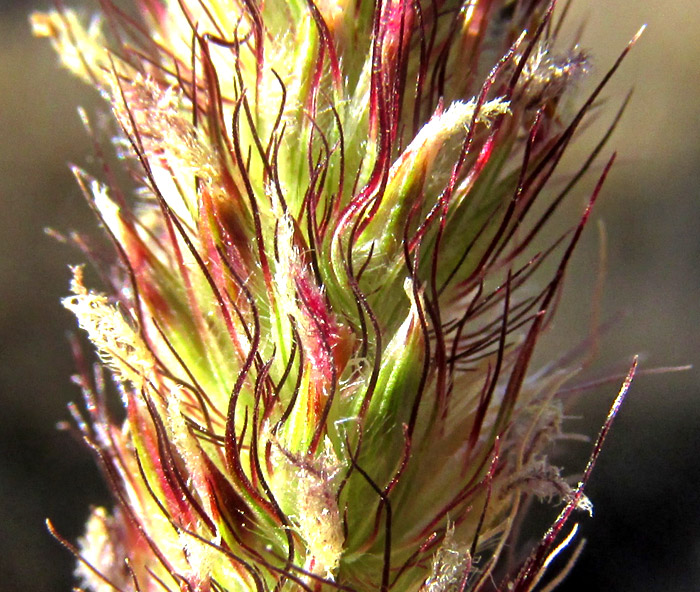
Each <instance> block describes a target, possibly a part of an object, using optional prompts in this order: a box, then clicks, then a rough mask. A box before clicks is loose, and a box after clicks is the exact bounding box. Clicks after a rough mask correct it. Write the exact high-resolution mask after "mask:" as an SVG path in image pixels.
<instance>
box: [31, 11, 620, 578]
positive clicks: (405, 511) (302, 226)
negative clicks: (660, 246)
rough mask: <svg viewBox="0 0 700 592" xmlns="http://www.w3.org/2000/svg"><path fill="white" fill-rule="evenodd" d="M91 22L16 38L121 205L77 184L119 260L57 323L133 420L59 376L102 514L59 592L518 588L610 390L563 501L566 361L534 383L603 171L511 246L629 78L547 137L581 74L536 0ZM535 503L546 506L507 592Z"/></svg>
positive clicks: (58, 24)
mask: <svg viewBox="0 0 700 592" xmlns="http://www.w3.org/2000/svg"><path fill="white" fill-rule="evenodd" d="M100 4H101V5H102V8H103V13H104V18H105V21H106V22H105V24H106V27H104V28H105V30H107V31H109V36H106V35H105V34H104V33H103V32H102V28H101V27H100V26H99V23H93V24H92V25H91V26H90V28H87V29H86V28H84V27H83V25H82V24H81V22H80V19H79V18H78V17H77V16H76V15H75V14H74V13H73V12H70V11H67V10H63V9H60V10H58V11H56V12H55V13H52V14H49V15H35V17H34V25H35V29H36V31H37V32H38V33H39V34H43V35H47V36H50V37H51V38H52V39H53V41H54V43H55V45H56V46H57V47H58V49H59V52H60V54H61V56H62V58H63V61H64V64H65V65H67V66H68V67H69V68H70V69H71V70H72V71H73V72H74V73H76V74H78V75H79V76H81V77H82V78H84V79H85V80H86V81H88V82H90V83H92V84H94V85H95V86H97V88H98V89H99V90H100V91H102V92H103V93H104V95H105V97H106V98H107V99H108V100H109V101H110V103H111V106H112V109H113V112H114V115H115V119H116V122H117V123H118V130H117V131H116V140H115V144H116V146H117V148H118V150H119V153H120V154H121V156H122V160H123V163H124V166H125V167H126V169H127V171H128V172H129V173H130V174H131V176H132V178H133V179H134V180H135V182H136V184H137V188H136V190H134V191H131V192H130V193H133V195H131V196H129V195H127V194H128V193H129V192H125V191H124V190H123V189H120V187H119V186H118V184H117V183H116V181H113V180H112V172H111V170H110V167H109V166H105V167H104V169H105V171H106V172H105V177H106V180H107V184H102V183H101V182H99V181H97V180H95V179H93V178H92V177H91V176H89V175H88V174H87V173H85V172H83V171H80V170H77V169H76V176H77V178H78V180H79V182H80V184H81V186H82V188H83V189H84V191H85V194H86V196H87V197H88V200H89V201H90V203H91V204H92V205H93V207H94V209H95V211H96V213H97V215H98V217H99V219H100V221H101V223H102V224H103V226H104V227H105V229H106V231H107V233H108V235H109V237H110V238H111V239H112V241H113V243H114V246H115V253H116V258H115V259H114V260H109V259H107V260H105V259H104V258H101V257H100V256H98V255H97V253H96V252H95V251H89V252H88V255H89V256H90V257H91V258H92V259H93V260H94V261H96V262H97V263H98V265H97V267H98V269H99V270H101V271H102V273H103V277H104V279H105V283H106V286H107V290H108V295H103V294H99V293H95V292H92V291H90V290H89V289H88V288H86V287H85V286H84V283H83V277H82V270H81V268H76V269H75V270H74V280H73V286H72V291H73V296H71V297H69V298H67V299H66V300H65V305H66V306H67V307H68V308H69V309H71V310H72V311H73V312H74V313H75V314H76V316H77V318H78V321H79V323H80V326H81V328H82V329H84V330H85V331H86V332H87V334H88V335H89V337H90V339H91V341H92V342H93V344H94V345H95V347H96V349H97V352H98V354H99V355H100V357H101V359H102V362H103V365H104V366H105V367H106V368H108V369H109V370H110V371H111V373H112V376H113V378H114V380H115V382H116V384H117V385H118V387H119V389H120V390H121V393H122V397H123V401H124V406H125V409H126V420H125V422H124V423H123V424H121V425H120V424H119V423H118V422H116V421H115V420H113V419H111V418H110V417H109V414H108V413H107V405H106V402H105V397H106V395H105V389H104V386H103V380H102V377H101V376H102V375H101V374H100V373H99V372H98V373H97V374H95V375H93V374H92V373H91V372H89V371H88V370H87V369H85V368H83V371H82V372H81V374H80V376H79V382H80V386H81V387H82V388H83V391H84V394H85V398H86V403H87V404H86V409H87V412H88V417H87V418H83V417H82V416H81V415H80V413H79V412H78V411H77V408H73V411H74V413H75V417H76V421H77V424H78V426H79V428H80V431H81V433H82V437H83V438H84V439H85V440H86V441H87V442H88V444H89V445H90V446H91V447H92V449H93V450H94V451H95V454H96V455H97V457H98V459H99V461H100V463H101V466H102V468H103V470H104V473H105V475H106V477H107V479H108V481H109V483H110V485H111V486H112V488H113V491H114V495H115V500H116V504H117V507H116V509H115V510H114V511H113V512H112V513H111V514H108V513H107V512H106V511H105V510H104V509H101V508H100V509H96V510H94V511H93V514H92V517H91V518H90V520H89V522H88V527H87V531H86V535H85V537H84V538H83V539H82V541H81V543H80V548H73V547H71V546H70V544H69V543H67V542H65V544H66V545H67V546H69V547H70V548H72V549H73V550H74V552H75V553H76V555H77V556H78V558H79V559H80V567H79V568H78V575H79V577H80V579H81V582H82V585H83V586H84V587H85V588H86V589H88V590H91V591H93V592H102V591H103V590H104V591H106V590H118V591H123V592H127V591H129V592H140V591H152V590H153V591H155V590H183V591H184V590H187V591H192V592H194V591H197V592H200V591H201V592H210V591H211V592H215V591H230V592H233V591H252V590H256V591H258V592H263V591H268V590H274V591H275V592H278V591H279V592H282V591H286V590H290V591H291V590H308V591H313V592H316V591H319V592H320V591H322V590H331V589H337V590H346V591H348V592H349V591H357V592H360V591H368V592H369V591H372V592H375V591H377V590H379V591H381V592H387V591H388V590H390V589H391V590H396V591H400V592H409V591H418V590H423V591H426V592H448V591H453V590H454V591H457V590H459V591H460V592H462V591H467V590H471V591H486V590H500V591H503V592H505V591H506V590H507V591H514V592H526V591H529V590H533V589H534V588H535V586H537V585H538V582H539V581H540V578H541V577H542V574H543V572H544V570H545V569H546V567H547V565H548V564H549V562H550V560H551V557H552V555H553V554H556V552H558V549H559V547H557V544H558V539H559V538H560V536H561V534H562V529H563V528H564V526H565V524H566V523H567V521H568V519H569V517H570V515H571V514H572V512H573V511H574V510H575V509H577V508H584V509H585V508H588V507H589V506H588V501H587V500H586V498H585V496H584V495H583V483H585V481H586V479H587V477H588V474H589V473H590V469H591V468H592V465H593V461H594V460H595V458H596V457H597V454H598V453H599V450H600V444H601V443H602V439H603V437H604V435H605V432H606V431H607V428H608V427H609V424H610V421H611V420H612V417H613V416H614V411H615V410H616V409H617V406H619V402H620V400H621V397H622V394H624V392H625V391H626V389H627V387H628V385H629V380H630V378H631V377H628V380H627V381H626V382H625V386H624V387H623V389H622V392H621V396H620V397H619V398H618V400H617V401H616V403H615V406H614V409H613V412H611V415H610V417H609V418H608V421H607V422H606V424H605V429H604V430H603V432H602V434H601V436H600V438H599V440H598V442H597V443H596V445H595V448H594V452H593V455H592V460H591V462H590V463H589V466H588V468H587V469H586V472H585V475H584V478H583V479H582V481H581V483H579V485H578V486H572V485H571V484H570V483H568V482H567V480H566V479H564V478H563V477H562V476H561V474H560V470H559V469H558V468H556V467H553V466H552V465H550V464H549V462H548V460H547V453H548V451H549V449H550V448H551V446H552V444H553V443H554V442H555V441H556V440H557V439H559V438H560V436H561V435H562V432H561V429H562V426H561V423H562V416H563V406H564V401H563V390H562V386H563V384H564V383H565V382H566V381H567V380H568V379H569V378H570V377H571V376H572V375H573V374H574V373H575V371H576V367H575V355H571V356H563V357H562V358H561V359H560V360H555V361H552V363H550V364H548V365H547V366H546V367H545V368H543V369H541V370H539V371H538V372H536V373H532V372H531V371H530V370H529V367H530V363H531V359H532V356H533V352H534V349H535V345H536V343H537V341H538V338H539V337H540V335H541V334H542V332H543V331H544V330H545V328H546V327H547V324H548V322H549V320H550V319H551V316H552V313H553V310H554V308H555V304H556V301H557V296H558V294H559V292H560V288H561V285H562V280H563V277H564V272H565V270H566V268H567V265H568V263H569V261H570V258H571V255H572V253H573V251H574V248H575V246H576V244H577V242H578V240H579V237H580V235H581V232H582V231H583V228H584V226H585V224H586V222H587V220H588V217H589V213H590V209H591V207H592V205H593V202H594V201H595V199H596V197H597V195H598V193H599V191H600V188H601V186H602V182H603V179H604V178H605V175H606V174H607V171H608V170H609V167H610V166H611V164H612V160H613V159H612V158H611V159H610V160H609V161H608V163H607V164H606V165H605V167H604V172H603V174H602V175H601V177H600V179H599V181H598V183H597V185H596V186H595V189H594V190H593V191H592V194H591V198H590V200H589V204H588V206H587V208H586V210H585V212H584V213H583V215H582V217H581V219H580V220H578V221H577V223H576V224H575V225H574V226H573V228H571V229H570V230H569V231H568V232H565V233H563V234H562V235H561V236H559V238H555V239H551V240H549V241H547V244H549V245H550V246H548V247H547V248H545V250H543V251H541V252H537V251H534V247H533V245H534V244H535V239H536V237H539V236H540V235H541V234H542V233H543V231H544V230H545V229H548V228H549V227H550V226H552V225H551V223H550V221H551V219H552V217H553V215H554V213H555V211H556V210H557V209H558V206H559V205H560V204H561V203H562V201H563V200H564V199H565V197H566V196H567V195H568V194H569V193H570V192H571V190H572V189H573V188H574V186H575V185H576V184H577V182H578V181H579V180H580V179H581V178H582V177H583V176H584V175H585V173H586V172H587V171H588V170H589V168H590V167H591V165H592V164H593V163H594V161H595V159H596V157H597V156H598V154H599V152H600V151H601V149H602V147H603V145H604V144H605V142H606V141H607V139H608V137H609V135H610V133H611V132H612V130H613V129H614V127H615V124H616V123H617V121H618V119H619V116H620V113H621V111H620V113H618V114H617V116H616V117H615V119H614V122H613V124H612V125H611V127H610V129H609V131H608V133H606V135H605V137H604V138H603V139H602V140H601V141H600V142H599V144H598V145H597V146H596V147H595V149H594V150H593V152H592V153H591V155H590V158H588V159H587V160H586V162H584V163H582V165H581V167H580V169H579V170H578V171H575V172H574V173H573V174H572V175H571V180H570V181H569V182H568V183H567V184H566V186H565V187H564V188H563V189H561V190H560V191H559V192H558V193H551V192H550V191H547V188H548V182H549V180H550V179H551V177H552V175H553V174H554V172H555V170H556V169H557V167H558V165H559V163H560V161H561V158H562V156H563V154H564V151H565V150H566V148H567V146H568V145H569V144H570V142H571V141H572V139H573V138H574V137H575V135H576V132H577V131H578V130H579V128H580V127H581V123H582V122H583V121H584V118H585V116H586V114H587V113H588V112H589V111H590V109H591V107H592V106H593V105H594V103H595V101H596V99H597V98H598V96H599V94H600V92H601V90H602V88H603V86H604V85H605V83H606V82H607V80H608V79H609V77H610V76H611V75H612V73H613V72H614V71H615V69H616V68H617V67H618V65H619V63H620V61H621V60H622V57H624V54H625V53H626V52H627V50H625V52H624V53H623V55H622V56H621V57H620V59H619V60H618V62H617V63H615V64H614V66H613V68H612V69H611V70H610V72H609V73H608V74H607V75H606V76H605V77H604V78H603V80H602V81H601V83H600V84H599V85H598V86H597V87H596V88H595V90H594V91H593V92H592V94H591V95H590V96H589V97H587V98H586V99H585V100H584V101H582V104H581V105H580V106H579V107H578V110H576V111H574V112H572V113H569V111H568V110H567V108H566V105H565V103H566V102H567V97H566V92H567V91H568V89H569V88H571V87H572V86H574V85H575V83H576V81H577V80H578V79H579V78H580V77H581V76H582V75H583V74H584V73H586V71H587V69H588V61H587V58H586V56H585V54H584V53H583V52H582V51H581V50H580V49H579V48H578V47H576V46H573V47H570V48H567V49H563V50H562V49H556V45H555V42H556V37H557V32H558V30H559V27H560V22H557V19H555V17H554V2H544V1H542V0H530V1H520V0H518V1H515V0H501V1H493V0H467V1H465V2H452V1H450V0H433V1H432V2H416V1H410V0H377V1H375V2H369V1H365V0H362V1H361V2H359V1H358V2H350V1H343V0H320V1H318V2H314V0H266V2H264V3H256V2H254V1H253V0H240V1H238V0H208V1H205V0H179V1H178V0H140V1H139V2H138V3H137V4H138V6H137V9H138V10H137V12H136V13H135V14H132V13H130V12H129V11H127V10H125V9H124V8H123V7H122V8H120V7H119V6H118V5H117V4H116V3H114V2H112V0H102V1H101V3H100ZM560 18H563V15H561V17H560ZM628 49H629V48H628ZM85 121H86V125H87V126H88V128H89V129H90V130H92V127H91V124H90V122H89V121H88V119H87V117H85ZM93 135H94V136H95V139H96V150H97V152H98V154H100V155H101V154H102V151H103V149H102V148H101V145H100V140H99V137H98V136H99V133H97V132H93ZM543 199H546V200H547V201H546V202H545V205H544V207H541V208H540V207H535V204H536V202H541V201H542V200H543ZM77 242H78V244H79V245H83V244H84V243H83V241H82V240H78V241H77ZM554 257H558V258H559V259H558V262H557V263H555V264H554V266H553V267H554V273H553V274H552V276H551V277H550V278H549V279H545V278H544V277H543V273H542V270H543V269H545V268H546V267H547V265H543V263H545V262H547V261H548V260H549V259H550V258H554ZM538 284H539V285H540V286H541V287H540V289H539V290H537V289H534V286H536V285H538ZM578 345H579V344H573V346H574V347H573V351H574V352H576V351H577V348H576V346H578ZM579 349H580V348H579ZM532 497H537V498H542V499H553V500H555V501H557V502H559V503H562V504H563V510H562V511H561V514H560V516H559V518H558V519H557V521H556V522H555V523H554V525H553V526H552V527H551V528H550V530H549V531H548V532H547V534H546V535H545V537H544V538H543V539H542V541H541V543H540V544H539V545H538V546H537V547H536V548H535V549H534V550H533V551H532V553H531V554H530V555H529V557H528V558H527V559H526V560H525V561H524V562H521V563H515V564H510V563H509V562H508V560H507V559H506V558H502V555H504V554H503V553H502V551H503V550H504V549H505V548H506V546H508V545H514V544H516V543H517V542H518V541H517V539H518V533H517V532H515V530H516V529H514V525H515V524H517V523H518V520H519V518H520V516H521V514H522V512H523V508H524V507H525V506H526V505H527V504H525V503H524V502H525V501H527V500H528V499H530V498H532Z"/></svg>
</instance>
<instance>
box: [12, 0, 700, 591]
mask: <svg viewBox="0 0 700 592" xmlns="http://www.w3.org/2000/svg"><path fill="white" fill-rule="evenodd" d="M47 4H48V2H46V3H44V4H42V3H40V2H35V1H33V0H25V1H23V2H22V1H19V0H0V204H1V207H0V398H1V404H0V592H14V591H37V592H47V591H57V592H58V591H62V590H63V591H67V590H70V587H71V576H70V572H71V569H72V568H71V565H72V560H71V558H70V556H69V555H68V554H67V553H66V552H65V551H64V550H62V549H61V548H60V547H59V546H58V545H57V544H56V543H55V541H53V540H52V539H51V538H50V536H49V535H48V533H47V531H46V528H45V526H44V519H45V518H46V517H50V518H51V519H52V520H53V521H54V523H55V524H56V526H57V528H58V529H59V531H60V532H62V533H63V534H64V535H65V536H66V537H67V538H69V539H73V540H74V539H75V537H77V536H78V535H79V533H80V531H81V528H82V522H83V521H84V519H85V517H86V515H87V511H88V507H89V505H90V504H99V503H107V500H108V495H107V492H106V490H105V487H104V486H103V485H102V482H101V480H100V478H99V475H98V472H97V470H96V468H95V467H94V465H93V461H92V458H91V457H90V455H89V454H88V452H87V451H86V450H85V449H84V448H83V447H82V446H81V445H80V444H79V443H77V442H75V441H74V440H73V439H72V437H71V436H69V435H68V434H66V433H64V432H59V431H57V430H56V428H55V426H56V423H57V422H59V421H61V420H65V419H67V418H68V413H67V411H66V407H65V406H66V403H67V401H69V400H71V399H77V397H78V396H79V394H78V392H77V389H76V388H75V387H74V386H73V385H72V384H71V383H70V378H69V377H70V374H71V372H72V370H73V363H72V359H71V354H70V350H69V346H68V342H67V339H66V332H67V331H69V330H72V329H73V322H72V319H71V317H70V315H69V314H68V313H67V312H66V311H64V310H63V309H62V308H61V306H60V305H59V302H58V301H59V297H60V296H61V295H64V294H65V293H66V291H67V285H68V279H69V273H68V270H67V267H66V266H67V264H68V263H78V262H80V261H81V259H82V258H81V256H80V255H79V254H78V253H76V252H75V251H73V250H71V249H69V248H67V247H65V246H63V245H61V244H58V243H57V242H55V241H54V240H52V239H50V238H48V237H47V236H46V235H45V234H44V231H43V229H44V227H46V226H51V227H54V228H57V229H60V230H70V229H73V228H78V229H83V230H87V231H89V232H92V233H95V234H96V231H95V225H94V222H93V221H92V218H91V214H90V212H88V210H87V207H86V206H85V205H84V203H83V200H82V197H81V196H80V194H79V191H78V189H77V187H76V186H75V184H74V182H73V180H72V178H71V175H70V173H69V171H68V163H69V162H75V163H78V164H82V165H87V166H94V165H93V164H92V163H91V161H90V156H89V155H90V153H91V148H90V145H89V141H88V139H87V137H86V136H85V134H84V133H83V131H82V128H81V125H80V122H79V119H78V116H77V114H76V105H79V104H80V105H83V106H85V107H86V108H88V109H91V108H93V107H94V106H95V105H96V100H95V99H96V97H95V96H94V93H91V92H90V91H89V90H88V89H87V88H85V87H84V86H83V85H82V84H81V83H79V82H78V81H76V80H73V79H72V78H70V77H69V76H68V75H67V74H66V73H65V72H63V71H61V70H59V69H58V68H57V67H56V58H55V56H54V55H53V53H52V51H51V50H50V48H49V44H48V43H47V42H45V41H41V40H34V39H32V38H31V36H30V33H29V27H28V25H27V19H26V15H27V14H28V13H29V12H30V10H32V9H36V8H41V7H42V6H45V5H47ZM575 4H576V8H575V9H574V14H572V18H571V19H570V22H572V23H573V22H579V21H580V18H581V15H583V16H584V17H586V18H587V20H588V25H587V28H586V31H585V33H584V36H583V39H584V42H583V45H584V46H585V47H588V48H591V50H592V51H593V53H594V55H595V61H594V69H593V72H592V75H591V80H593V81H594V80H596V79H598V78H599V77H600V76H601V75H602V73H603V72H604V70H605V68H606V67H607V66H608V65H609V64H611V63H612V61H613V60H614V58H615V55H616V54H617V53H618V52H619V51H621V49H622V48H623V47H624V45H625V43H626V41H627V40H628V39H629V38H630V37H631V36H632V35H633V34H634V33H635V31H636V30H637V28H638V27H639V26H640V25H641V24H642V23H645V22H646V23H649V29H648V30H647V32H646V33H645V35H644V37H643V38H642V40H641V41H640V43H639V45H638V46H637V47H636V48H635V49H634V51H633V52H632V54H631V55H630V56H629V59H628V60H627V62H626V63H625V64H624V66H623V68H622V70H621V72H620V74H619V75H618V76H617V77H616V78H615V79H614V81H613V82H612V84H611V85H610V87H609V90H608V92H607V96H608V97H609V98H610V106H609V110H608V116H609V115H610V114H611V113H612V111H613V110H614V109H615V106H616V105H618V104H619V103H620V101H621V100H622V98H623V97H624V94H625V92H626V91H627V90H628V89H629V88H630V87H631V86H633V85H634V86H635V88H636V90H635V94H634V97H633V100H632V104H631V107H630V109H629V111H628V113H627V115H626V117H625V119H624V121H623V123H622V124H621V126H620V129H619V133H617V134H616V135H615V137H614V138H613V140H612V142H611V144H610V150H608V153H609V152H610V151H611V150H613V149H617V150H619V152H620V156H619V159H618V163H617V164H616V165H615V168H614V170H613V172H612V173H611V176H610V179H609V182H608V183H607V185H606V188H605V190H604V192H603V194H602V197H601V200H600V202H599V204H598V206H597V209H596V211H595V216H594V218H595V221H604V223H605V228H606V230H607V244H608V248H607V254H608V276H607V279H606V282H605V295H604V297H603V301H602V307H603V315H604V317H605V318H612V317H616V316H617V317H620V321H619V322H618V323H617V324H616V325H615V326H614V327H613V329H611V330H610V332H609V333H608V335H607V336H606V337H605V340H604V344H603V346H602V347H601V351H600V355H599V357H598V362H597V364H596V365H595V366H594V367H593V368H592V369H591V370H589V371H588V374H587V376H588V377H595V376H604V375H607V374H610V373H611V372H613V371H617V370H619V369H620V368H622V367H624V365H625V364H626V363H628V362H629V360H630V359H631V356H632V355H633V354H635V353H639V354H641V355H642V368H647V369H649V368H654V367H657V366H670V365H680V364H693V363H694V364H696V367H697V366H699V365H700V361H699V360H698V349H699V348H698V345H700V331H699V330H698V326H699V321H700V303H699V302H698V293H699V292H700V290H699V289H700V272H699V266H698V257H699V255H700V233H699V232H698V228H699V222H700V190H699V187H700V142H698V138H699V137H700V95H699V93H700V43H698V38H699V37H700V11H699V10H697V5H696V0H684V1H677V2H669V1H668V0H648V1H643V0H609V1H606V2H597V1H595V2H594V1H590V0H589V1H586V0H577V2H576V3H575ZM605 121H606V119H605V116H603V118H602V120H601V123H605ZM583 150H584V147H583V146H581V147H579V148H578V149H577V150H576V151H575V152H574V153H573V154H572V155H571V158H570V159H569V162H570V163H572V164H574V163H575V162H576V161H577V159H580V158H581V155H582V154H583ZM93 170H94V168H93ZM594 182H595V179H594V178H593V177H590V178H589V179H587V181H586V182H585V183H584V184H583V185H582V187H581V191H580V195H579V196H577V197H574V199H572V200H571V203H570V205H569V206H568V209H567V211H566V212H565V213H567V214H569V215H571V216H573V215H575V213H576V212H577V211H580V209H581V207H582V204H583V203H584V200H585V197H586V190H590V188H591V187H592V185H593V184H594ZM599 242H600V239H599V232H598V231H597V230H596V225H595V224H592V225H591V227H590V228H589V229H588V231H587V233H586V235H585V237H584V240H583V244H582V246H581V249H580V250H579V252H578V253H577V255H576V258H575V260H574V263H573V266H572V269H571V273H570V277H569V278H568V279H569V283H568V287H567V290H566V292H565V297H564V300H563V302H562V304H561V310H560V315H559V317H558V320H557V322H556V324H555V326H554V327H553V329H552V331H551V334H550V335H548V336H547V338H546V342H543V346H542V349H541V352H540V360H541V361H542V360H546V359H547V357H548V356H550V355H552V354H554V353H556V352H557V351H559V350H560V349H563V348H565V347H567V344H571V343H573V342H575V341H577V340H578V339H579V338H580V336H583V335H585V333H586V331H587V329H588V327H589V325H590V318H591V317H590V315H591V301H592V292H593V286H594V282H595V277H596V273H597V271H596V270H597V269H598V255H597V252H598V246H599ZM613 369H614V370H613ZM699 378H700V375H699V371H698V369H693V370H690V371H687V372H684V373H675V374H662V375H649V376H641V377H639V378H638V380H637V381H636V382H635V384H634V386H633V388H632V391H631V393H630V397H629V399H628V401H627V403H626V404H625V406H624V408H623V410H622V412H621V414H620V416H619V418H618V420H617V422H616V424H615V428H614V430H613V432H612V434H611V437H610V440H609V442H608V445H607V447H606V449H605V450H604V453H603V456H602V457H601V460H600V463H599V466H598V467H597V469H596V472H595V473H594V477H593V479H592V481H591V483H590V486H589V488H588V492H589V494H590V496H591V497H592V498H593V501H594V503H595V506H596V512H595V515H594V517H593V519H591V520H586V519H583V518H584V517H583V516H582V517H581V518H582V519H583V520H582V522H583V533H584V536H586V537H587V538H588V545H587V548H586V550H585V552H584V554H583V557H582V559H581V561H580V562H579V563H578V565H577V566H576V568H575V569H574V571H573V573H572V574H571V576H570V578H569V580H568V581H567V584H566V585H565V586H564V587H563V588H562V590H564V591H569V592H570V591H574V590H582V591H583V590H587V591H589V592H590V591H598V590H601V591H602V590H605V591H619V592H625V591H628V590H629V591H631V590H636V591H641V590H643V591H644V592H690V591H693V590H700V494H698V488H699V487H700V462H698V458H697V457H698V455H700V433H699V432H698V429H697V426H698V421H699V420H700V380H699ZM616 389H617V386H616V385H615V384H614V383H611V384H609V385H607V386H605V387H602V388H599V389H596V390H594V391H591V392H589V393H587V394H586V395H585V397H582V398H581V400H580V401H579V403H578V405H577V408H576V417H573V418H572V419H571V420H570V421H569V422H568V424H567V426H568V427H569V428H570V429H572V430H575V431H581V432H584V433H588V434H589V435H592V434H594V433H595V430H596V429H597V428H596V426H597V425H599V424H600V423H601V422H602V419H603V418H604V416H605V413H606V411H607V405H608V404H609V402H610V401H611V400H612V398H613V397H614V395H615V393H616ZM581 416H585V419H581ZM570 448H571V460H570V462H571V463H572V464H571V465H570V466H571V468H572V469H571V470H572V472H575V471H576V470H577V469H578V467H582V466H583V463H584V462H585V455H586V452H587V445H584V444H573V445H572V446H571V447H570ZM534 532H537V531H534Z"/></svg>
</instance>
